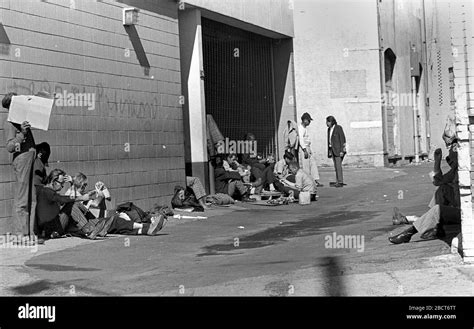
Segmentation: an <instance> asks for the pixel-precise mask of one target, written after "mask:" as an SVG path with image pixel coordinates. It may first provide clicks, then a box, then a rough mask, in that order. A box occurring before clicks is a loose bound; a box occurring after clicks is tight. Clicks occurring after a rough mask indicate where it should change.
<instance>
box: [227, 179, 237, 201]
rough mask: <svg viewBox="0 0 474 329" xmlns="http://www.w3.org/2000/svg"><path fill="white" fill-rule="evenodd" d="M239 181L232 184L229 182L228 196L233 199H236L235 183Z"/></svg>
mask: <svg viewBox="0 0 474 329" xmlns="http://www.w3.org/2000/svg"><path fill="white" fill-rule="evenodd" d="M236 182H237V181H232V182H229V185H228V187H227V194H228V195H229V196H231V197H232V198H233V197H234V194H235V183H236Z"/></svg>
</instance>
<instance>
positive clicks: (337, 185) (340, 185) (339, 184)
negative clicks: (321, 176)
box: [334, 183, 344, 187]
mask: <svg viewBox="0 0 474 329" xmlns="http://www.w3.org/2000/svg"><path fill="white" fill-rule="evenodd" d="M343 186H344V184H341V183H337V184H335V185H334V187H343Z"/></svg>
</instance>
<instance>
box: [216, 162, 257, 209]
mask: <svg viewBox="0 0 474 329" xmlns="http://www.w3.org/2000/svg"><path fill="white" fill-rule="evenodd" d="M214 167H215V168H214V178H215V189H216V192H217V193H224V194H227V195H229V196H230V197H232V198H236V197H237V198H239V197H240V199H241V201H244V202H252V201H254V200H252V199H250V198H249V195H250V191H249V189H248V188H247V187H246V186H245V185H244V183H243V182H242V179H241V177H240V174H239V173H237V172H228V171H226V170H225V169H224V166H223V161H222V158H221V157H220V156H216V158H215V159H214Z"/></svg>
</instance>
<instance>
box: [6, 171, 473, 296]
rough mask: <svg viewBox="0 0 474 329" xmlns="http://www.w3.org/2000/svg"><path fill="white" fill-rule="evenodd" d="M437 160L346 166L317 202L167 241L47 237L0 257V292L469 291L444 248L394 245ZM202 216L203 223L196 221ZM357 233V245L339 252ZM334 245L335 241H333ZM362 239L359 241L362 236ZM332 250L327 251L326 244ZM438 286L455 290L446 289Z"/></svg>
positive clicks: (193, 227) (434, 243)
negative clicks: (341, 240) (340, 181)
mask: <svg viewBox="0 0 474 329" xmlns="http://www.w3.org/2000/svg"><path fill="white" fill-rule="evenodd" d="M431 168H432V164H431V163H424V164H421V165H418V166H414V165H407V166H404V167H399V168H376V169H375V168H350V169H345V182H346V183H347V186H345V187H344V188H333V187H329V182H330V181H333V180H334V172H333V169H332V168H324V169H322V170H321V176H322V180H321V181H322V183H324V184H325V186H324V187H322V188H320V189H319V195H320V198H319V200H318V201H316V202H312V203H311V205H307V206H301V205H298V204H291V205H287V206H277V207H268V206H260V205H252V204H243V203H238V204H237V205H236V206H233V207H231V208H218V209H214V210H209V211H206V213H205V216H208V219H201V220H189V219H188V220H182V219H181V220H177V219H171V220H170V222H169V224H168V225H167V226H166V227H165V228H164V229H163V231H162V233H161V234H160V235H158V236H154V237H149V236H111V237H107V238H104V239H101V240H98V241H87V240H81V239H77V238H65V239H58V240H50V241H47V243H46V245H45V246H40V247H39V250H38V251H37V252H35V253H32V252H30V251H25V250H9V249H3V250H0V255H1V256H0V257H1V258H2V259H3V261H2V262H1V264H2V265H1V272H2V273H3V274H2V281H1V286H0V288H1V290H0V292H1V293H2V295H26V296H69V295H75V296H90V295H92V296H116V295H153V296H180V295H183V296H202V295H203V296H207V295H209V296H223V295H225V296H233V295H239V296H246V295H249V296H254V295H265V296H291V295H295V296H301V295H313V296H346V295H369V296H385V295H415V296H417V295H420V296H424V295H466V294H467V295H472V294H473V291H474V290H473V287H474V286H473V273H474V272H473V268H472V267H471V266H467V265H462V261H461V258H460V257H459V255H457V254H452V253H451V251H450V242H451V239H452V238H453V237H454V236H456V235H457V233H458V231H459V229H460V228H459V227H456V226H449V227H448V228H447V237H446V238H445V239H444V240H431V241H425V240H421V239H420V238H419V235H415V237H414V238H413V239H412V242H411V243H408V244H403V245H391V244H390V243H389V242H388V240H387V238H388V236H389V234H396V233H398V232H400V231H401V230H402V229H403V227H396V226H393V225H392V223H391V216H392V209H393V207H394V206H397V207H399V208H400V210H402V212H405V213H407V214H415V215H421V214H422V213H423V212H424V211H426V210H427V209H428V203H429V201H430V199H431V196H432V194H433V192H434V189H435V187H434V186H433V185H432V184H431V182H430V179H429V176H428V173H429V171H430V170H431ZM197 215H202V213H201V214H197ZM341 235H342V236H354V237H355V238H358V239H359V240H358V241H359V242H360V243H361V244H359V245H358V246H353V247H351V248H347V245H346V246H345V247H344V246H337V245H336V244H330V241H331V238H334V237H337V236H341ZM328 241H329V242H328ZM354 241H355V240H354ZM328 243H329V244H328ZM440 282H450V283H451V284H449V285H446V284H443V285H440V284H439V283H440Z"/></svg>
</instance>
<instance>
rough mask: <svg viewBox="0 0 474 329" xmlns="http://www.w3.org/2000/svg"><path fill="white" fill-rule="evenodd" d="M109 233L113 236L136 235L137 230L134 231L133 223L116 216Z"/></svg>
mask: <svg viewBox="0 0 474 329" xmlns="http://www.w3.org/2000/svg"><path fill="white" fill-rule="evenodd" d="M107 233H112V234H136V233H137V230H134V229H133V222H132V221H129V220H125V219H123V218H122V217H119V216H114V219H113V220H112V224H111V225H110V227H109V229H108V230H107Z"/></svg>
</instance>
